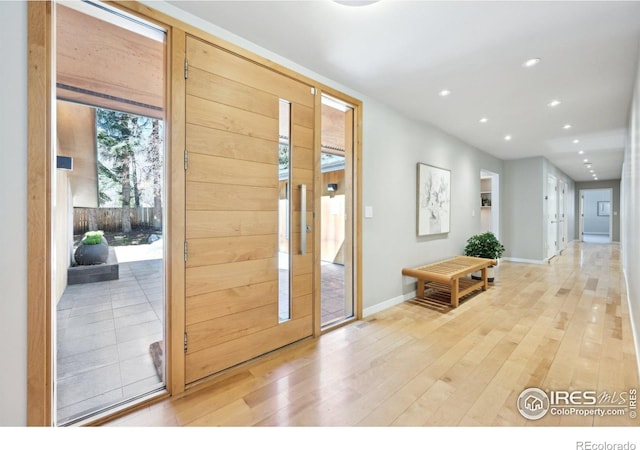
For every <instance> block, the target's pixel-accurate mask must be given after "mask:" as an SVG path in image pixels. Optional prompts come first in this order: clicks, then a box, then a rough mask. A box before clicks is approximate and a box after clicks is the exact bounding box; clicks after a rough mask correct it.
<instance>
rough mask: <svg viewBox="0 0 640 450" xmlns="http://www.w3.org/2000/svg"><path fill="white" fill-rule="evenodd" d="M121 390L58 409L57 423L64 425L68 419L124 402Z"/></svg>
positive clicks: (114, 390)
mask: <svg viewBox="0 0 640 450" xmlns="http://www.w3.org/2000/svg"><path fill="white" fill-rule="evenodd" d="M124 399H125V397H124V395H123V389H122V388H117V389H113V390H111V391H108V392H104V393H101V394H99V395H96V396H94V397H91V398H88V399H85V400H82V401H79V402H76V403H73V404H71V405H69V406H66V407H62V408H58V414H57V415H58V423H64V422H66V421H67V420H68V419H71V418H74V417H78V416H81V415H83V414H87V413H90V412H92V411H95V410H97V409H99V408H104V407H106V406H109V405H114V404H116V403H118V402H121V401H122V400H124Z"/></svg>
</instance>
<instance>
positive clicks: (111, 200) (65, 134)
mask: <svg viewBox="0 0 640 450" xmlns="http://www.w3.org/2000/svg"><path fill="white" fill-rule="evenodd" d="M56 8H57V10H56V24H55V25H56V74H55V76H56V95H57V111H56V146H55V151H56V155H57V156H58V158H62V159H63V160H64V159H66V160H68V161H69V164H68V165H66V166H65V167H64V169H63V168H60V167H59V168H58V169H56V170H55V172H54V173H53V180H54V189H53V193H52V205H53V210H54V214H53V218H52V234H53V237H54V242H53V244H52V267H54V268H55V269H54V271H53V272H54V273H53V275H52V278H53V280H52V282H53V283H52V284H53V287H54V298H55V305H54V306H53V311H52V313H53V314H52V315H53V317H54V320H53V323H54V324H55V327H54V331H53V336H54V337H55V340H54V342H55V344H54V352H55V369H54V380H53V385H54V406H55V408H54V414H53V415H54V422H55V424H56V425H71V424H75V423H79V422H82V421H84V420H87V419H89V418H91V417H95V416H96V415H97V414H102V413H106V412H110V411H112V410H114V409H115V408H120V407H122V406H125V405H127V404H130V403H131V402H133V401H137V400H138V399H141V398H144V397H147V396H149V395H150V394H153V393H157V392H161V391H163V390H164V387H165V382H166V371H165V362H166V357H165V348H166V346H165V345H164V343H165V311H166V308H165V257H164V254H165V245H164V238H165V236H166V233H165V232H166V230H165V226H164V224H165V220H164V217H165V216H164V212H165V211H166V203H165V202H166V198H165V156H164V155H165V139H164V135H165V123H164V115H165V98H164V96H165V94H164V88H165V76H164V74H165V50H166V34H165V30H163V29H159V28H157V27H156V26H155V25H153V24H151V23H148V22H146V21H144V20H142V19H139V18H137V17H133V16H130V15H128V14H127V13H125V12H123V11H119V10H116V9H112V8H111V7H110V6H107V5H104V4H101V3H100V4H98V3H89V2H64V3H61V4H57V5H56ZM96 43H99V44H96ZM96 45H98V47H96ZM132 49H139V50H138V51H134V50H132ZM98 50H99V51H98ZM134 66H135V67H136V68H137V69H136V70H135V71H134V70H126V68H129V67H134ZM123 86H126V88H123Z"/></svg>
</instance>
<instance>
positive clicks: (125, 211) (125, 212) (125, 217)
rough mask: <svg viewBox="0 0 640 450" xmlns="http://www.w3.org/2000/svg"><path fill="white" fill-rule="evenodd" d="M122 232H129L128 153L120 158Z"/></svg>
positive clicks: (129, 190)
mask: <svg viewBox="0 0 640 450" xmlns="http://www.w3.org/2000/svg"><path fill="white" fill-rule="evenodd" d="M121 177H122V232H123V233H131V175H130V173H129V155H128V154H125V155H123V160H122V175H121Z"/></svg>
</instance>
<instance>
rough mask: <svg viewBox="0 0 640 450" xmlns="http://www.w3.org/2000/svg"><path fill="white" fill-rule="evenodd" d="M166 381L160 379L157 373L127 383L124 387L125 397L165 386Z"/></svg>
mask: <svg viewBox="0 0 640 450" xmlns="http://www.w3.org/2000/svg"><path fill="white" fill-rule="evenodd" d="M164 385H165V384H164V383H163V382H161V381H160V378H159V377H158V375H157V374H156V373H155V371H154V374H153V375H151V376H150V377H148V378H145V379H142V380H140V381H137V382H135V383H131V384H127V385H124V386H123V387H122V390H123V392H124V395H125V397H134V396H137V395H142V394H146V393H149V392H152V391H154V390H156V389H159V388H161V387H164Z"/></svg>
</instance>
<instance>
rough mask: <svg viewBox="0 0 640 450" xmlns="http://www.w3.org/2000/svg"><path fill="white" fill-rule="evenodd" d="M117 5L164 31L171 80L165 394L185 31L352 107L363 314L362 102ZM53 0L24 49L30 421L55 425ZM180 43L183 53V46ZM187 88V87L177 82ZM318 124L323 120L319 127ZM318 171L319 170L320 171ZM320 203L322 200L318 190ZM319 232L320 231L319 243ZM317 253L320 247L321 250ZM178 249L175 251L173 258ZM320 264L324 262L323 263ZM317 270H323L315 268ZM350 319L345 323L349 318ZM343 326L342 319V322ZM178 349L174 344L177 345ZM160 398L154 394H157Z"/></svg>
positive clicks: (172, 340) (178, 317)
mask: <svg viewBox="0 0 640 450" xmlns="http://www.w3.org/2000/svg"><path fill="white" fill-rule="evenodd" d="M109 3H111V4H113V5H114V6H116V7H117V8H120V9H123V10H125V11H127V12H129V13H131V14H133V15H136V16H138V17H141V18H143V19H145V20H148V21H150V22H154V23H156V24H157V25H159V26H161V27H163V28H165V29H166V30H167V52H166V55H167V58H166V70H167V82H166V83H165V86H166V90H167V91H166V93H165V96H166V97H165V98H166V99H167V102H168V104H167V114H166V127H165V136H166V145H165V155H166V164H167V174H168V176H167V181H166V182H167V186H166V192H167V205H171V208H170V211H169V212H168V213H167V230H166V233H167V244H166V245H167V247H166V252H167V254H166V258H167V261H168V265H167V266H166V269H167V273H166V283H167V288H166V297H167V298H166V305H167V311H166V319H167V321H166V324H165V326H166V336H167V347H166V351H167V360H166V374H167V385H166V391H165V392H164V393H162V394H161V396H160V397H167V396H171V395H173V396H175V395H178V394H181V393H182V392H184V391H185V383H184V353H183V352H182V351H181V349H182V345H183V336H184V331H185V324H184V317H185V316H184V313H185V310H184V288H185V280H184V273H185V272H184V258H182V257H181V255H182V252H183V242H184V239H185V227H184V170H182V168H183V158H184V154H183V150H184V147H183V146H184V142H185V140H184V137H185V126H184V123H185V120H184V119H185V108H184V76H183V74H184V66H183V61H184V48H185V46H184V43H185V36H186V33H189V34H191V35H193V36H196V37H199V38H201V39H203V40H206V41H207V42H210V43H213V44H215V45H218V46H220V47H223V48H225V49H227V50H228V51H230V52H233V53H236V54H238V55H239V56H242V57H244V58H247V59H250V60H252V61H254V62H256V63H258V64H261V65H264V66H266V67H270V68H273V69H275V70H277V71H278V72H281V73H282V74H284V75H286V76H289V77H292V78H294V79H297V80H300V81H303V82H305V83H307V84H309V85H311V86H313V87H314V89H315V92H316V102H317V103H316V111H320V108H319V106H320V105H319V103H320V101H321V96H320V94H321V93H323V92H324V93H326V94H328V95H330V96H333V97H335V98H339V99H341V100H343V101H345V102H346V103H349V104H350V105H352V106H353V107H354V116H355V130H354V171H355V174H354V215H355V217H354V234H355V237H354V302H355V317H354V320H356V319H359V318H361V317H362V238H361V235H362V233H361V231H362V214H361V210H362V157H361V156H362V102H361V101H360V100H358V99H356V98H354V97H351V96H349V95H347V94H345V93H343V92H340V91H338V90H336V89H333V88H331V87H329V86H326V85H324V84H322V83H319V82H317V81H315V80H313V79H311V78H308V77H306V76H304V75H301V74H299V73H297V72H295V71H293V70H291V69H289V68H287V67H284V66H281V65H280V64H277V63H274V62H273V61H271V60H269V59H267V58H266V57H263V56H259V55H257V54H254V53H252V52H250V51H248V50H245V49H244V48H242V47H239V46H237V45H235V44H231V43H229V42H227V41H224V40H222V39H220V38H218V37H215V36H213V35H211V34H209V33H207V32H206V31H203V30H201V29H199V28H197V27H195V26H193V25H190V24H187V23H185V22H182V21H180V20H178V19H175V18H173V17H171V16H169V15H167V14H164V13H161V12H159V11H156V10H154V9H152V8H150V7H148V6H146V5H143V4H141V3H139V2H129V1H120V0H117V1H111V2H109ZM53 6H54V3H53V0H46V1H39V2H28V4H27V16H28V20H27V29H28V33H27V50H28V68H27V81H28V85H29V89H28V98H27V107H28V112H27V125H28V128H29V134H28V140H27V164H28V166H27V177H28V180H29V181H28V186H27V196H28V200H27V222H28V226H27V236H28V241H27V242H28V244H27V261H28V266H27V271H28V289H27V425H28V426H51V425H52V424H53V423H52V418H53V415H52V407H53V385H52V381H53V378H52V371H53V369H52V368H53V360H52V358H53V354H52V347H51V345H52V336H51V331H52V329H51V327H52V317H51V307H52V303H51V302H52V298H53V296H52V292H51V289H52V282H51V273H52V272H51V271H52V261H51V250H52V235H51V233H52V227H51V222H52V218H51V214H52V204H51V199H50V194H51V181H52V177H51V174H52V161H53V153H52V152H53V146H52V142H53V135H52V132H53V130H54V129H55V127H54V121H55V110H54V109H53V107H54V105H55V103H54V101H53V100H54V99H55V74H54V72H53V62H54V57H53V51H54V50H55V48H54V47H53V44H54V42H55V39H54V34H55V26H54V24H55V16H54V14H55V8H54V7H53ZM180 48H182V55H181V52H180V50H179V49H180ZM180 87H182V89H180ZM315 120H316V126H319V125H320V123H319V122H320V116H319V115H318V114H317V113H316V118H315ZM317 129H318V130H319V129H320V128H319V127H318V128H317ZM314 145H315V152H314V154H315V155H316V161H319V158H320V152H321V147H320V134H319V133H316V134H315V136H314ZM318 173H319V171H318V170H316V174H315V176H316V177H318ZM315 202H319V196H318V194H316V199H314V204H315ZM314 226H315V227H316V229H318V228H317V227H318V226H319V215H317V214H316V215H315V217H314ZM318 236H319V233H316V239H315V240H314V245H316V246H317V247H316V248H319V246H318V245H319V242H317V239H318ZM317 254H318V255H319V252H317ZM173 255H175V257H173ZM318 267H319V266H318ZM315 270H318V268H316V269H315ZM319 289H320V284H319V279H318V277H317V276H314V324H313V335H314V337H319V336H320V335H321V334H322V333H323V332H326V331H328V330H324V331H323V330H321V324H320V322H321V318H320V317H321V314H320V303H319V297H318V295H319ZM345 324H346V323H345ZM343 325H344V324H343ZM173 349H175V350H176V351H173ZM158 398H159V397H155V398H154V399H153V400H156V399H158ZM149 401H150V400H144V401H142V402H141V403H139V404H135V405H129V406H127V407H124V408H123V409H122V410H119V411H113V412H111V413H108V414H107V415H105V416H102V417H99V418H96V419H95V421H94V422H92V423H94V424H96V423H100V422H105V421H107V420H109V419H111V418H113V417H114V416H115V415H121V414H124V413H126V412H128V411H129V410H131V409H133V408H136V407H140V406H144V405H145V404H147V403H148V402H149Z"/></svg>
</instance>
